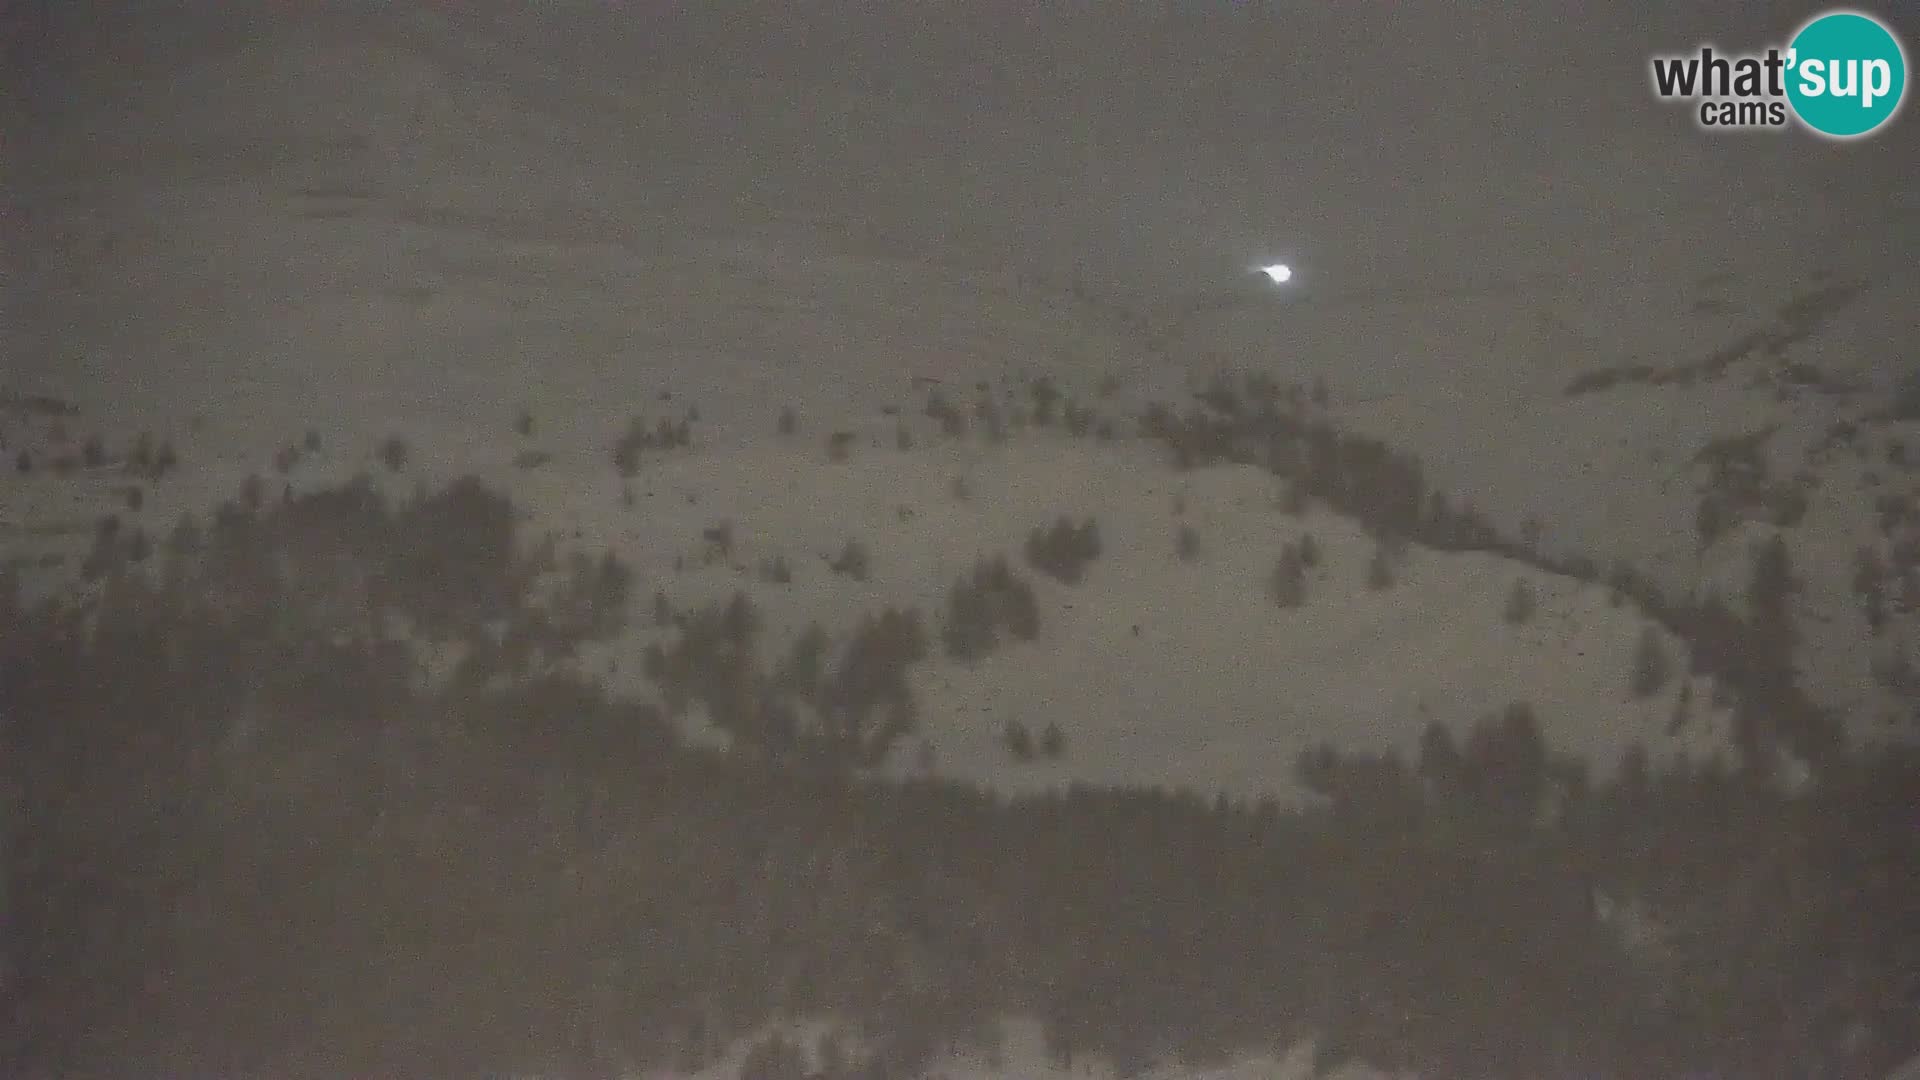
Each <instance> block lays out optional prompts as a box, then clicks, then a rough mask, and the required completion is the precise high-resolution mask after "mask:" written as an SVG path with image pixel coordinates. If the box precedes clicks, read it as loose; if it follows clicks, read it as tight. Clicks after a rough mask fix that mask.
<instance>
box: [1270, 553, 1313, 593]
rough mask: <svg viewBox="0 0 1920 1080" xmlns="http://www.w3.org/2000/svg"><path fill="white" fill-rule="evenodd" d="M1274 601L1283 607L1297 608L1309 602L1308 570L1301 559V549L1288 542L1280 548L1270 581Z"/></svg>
mask: <svg viewBox="0 0 1920 1080" xmlns="http://www.w3.org/2000/svg"><path fill="white" fill-rule="evenodd" d="M1268 589H1269V591H1270V592H1271V594H1272V596H1273V602H1274V603H1276V604H1278V605H1280V606H1281V607H1283V608H1297V607H1299V606H1300V605H1302V604H1304V603H1306V602H1307V571H1306V566H1305V564H1303V563H1302V562H1301V561H1300V549H1299V548H1298V547H1296V546H1294V545H1293V544H1288V545H1287V546H1286V547H1284V548H1282V549H1281V550H1280V559H1279V561H1278V562H1276V563H1275V564H1274V567H1273V577H1272V580H1271V581H1270V582H1269V583H1268Z"/></svg>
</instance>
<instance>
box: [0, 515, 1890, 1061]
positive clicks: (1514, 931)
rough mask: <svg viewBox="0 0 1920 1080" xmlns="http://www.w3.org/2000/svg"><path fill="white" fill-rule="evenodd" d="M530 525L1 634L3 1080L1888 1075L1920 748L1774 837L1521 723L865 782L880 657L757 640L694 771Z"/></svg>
mask: <svg viewBox="0 0 1920 1080" xmlns="http://www.w3.org/2000/svg"><path fill="white" fill-rule="evenodd" d="M514 517H515V516H514V513H513V508H512V506H511V505H510V504H509V503H508V502H507V501H506V500H505V499H504V498H503V497H501V496H499V495H498V494H497V493H494V492H492V491H490V490H489V489H487V488H485V487H484V486H482V485H480V484H478V483H477V482H474V481H470V480H469V481H461V482H457V483H455V484H453V485H451V486H449V487H448V488H446V489H443V490H441V491H439V492H434V493H429V494H424V495H421V496H419V497H417V498H415V499H413V500H410V501H408V502H404V503H401V504H398V505H395V504H392V503H389V502H388V501H387V500H386V499H384V498H383V497H381V496H380V495H379V494H378V493H377V491H376V490H375V489H374V488H373V487H372V486H371V485H369V484H365V483H361V484H353V485H348V486H346V487H343V488H339V489H332V490H327V491H320V492H314V493H312V494H309V495H303V496H299V497H294V498H288V499H286V500H282V501H279V502H268V501H265V500H258V499H253V500H245V499H243V500H242V501H240V502H237V503H232V504H228V505H226V506H224V507H223V508H222V509H221V510H220V512H219V513H217V514H216V515H215V516H214V517H213V519H212V520H211V522H209V523H208V524H207V525H206V526H205V527H189V528H183V529H181V530H179V531H177V532H176V533H175V535H174V536H172V537H170V538H169V540H168V541H167V542H166V543H165V544H163V545H162V546H161V549H160V550H159V551H158V552H157V553H156V558H154V559H150V560H149V561H148V563H147V565H145V566H142V567H132V566H128V565H125V564H121V565H117V566H114V567H110V568H109V569H108V570H107V572H106V573H104V574H103V575H102V576H101V578H100V579H99V580H98V581H96V582H93V583H91V584H89V585H87V586H86V587H85V588H84V589H82V590H81V591H79V592H77V593H75V594H73V595H70V596H65V597H62V598H60V599H58V600H56V601H52V602H49V603H46V604H38V603H36V604H31V605H30V604H27V603H25V602H23V601H21V600H19V599H18V598H17V597H16V595H15V594H14V592H13V591H12V590H10V589H9V590H0V686H4V687H5V688H6V692H7V708H6V712H5V715H4V721H3V723H4V726H0V778H3V779H4V781H5V785H4V790H5V791H6V792H7V795H8V798H7V800H6V803H5V807H4V809H5V816H4V818H0V824H3V825H4V830H3V831H0V842H3V843H4V849H3V850H0V871H3V873H0V889H3V890H4V891H3V893H0V895H3V896H4V899H5V902H6V911H7V919H6V920H5V923H4V927H3V928H0V959H3V960H4V966H0V970H3V971H4V973H5V976H6V977H5V979H4V980H3V981H0V996H3V997H4V1001H0V1005H3V1006H4V1015H5V1016H7V1017H8V1022H7V1024H6V1025H5V1026H4V1027H3V1028H0V1072H4V1073H6V1074H7V1075H18V1076H33V1075H96V1074H103V1073H105V1074H123V1073H128V1072H145V1073H153V1074H165V1075H228V1074H280V1073H294V1074H327V1075H375V1074H388V1075H391V1074H406V1075H417V1076H470V1075H482V1074H502V1073H523V1074H524V1073H546V1074H564V1075H583V1076H584V1075H612V1074H614V1073H616V1072H618V1071H622V1070H630V1069H633V1068H639V1067H647V1066H665V1067H681V1068H687V1067H694V1066H697V1065H699V1064H702V1063H706V1062H710V1061H712V1060H713V1059H714V1057H715V1055H716V1054H717V1053H719V1052H720V1050H721V1049H722V1048H723V1047H724V1046H725V1045H726V1044H727V1043H729V1042H730V1041H732V1040H734V1039H736V1038H739V1037H741V1036H743V1035H745V1034H747V1033H749V1032H752V1031H754V1030H756V1029H757V1028H758V1027H760V1026H761V1025H762V1024H764V1023H765V1022H767V1021H768V1020H770V1019H772V1018H775V1017H778V1016H794V1015H809V1014H810V1015H826V1014H832V1015H835V1016H839V1017H844V1018H848V1019H849V1022H851V1023H853V1024H855V1025H856V1026H857V1027H858V1028H859V1029H860V1030H861V1032H862V1035H863V1038H862V1045H863V1047H864V1049H863V1051H862V1058H861V1061H860V1062H858V1063H856V1064H854V1065H849V1070H850V1071H849V1075H851V1074H852V1073H851V1070H852V1069H854V1068H856V1067H857V1068H858V1069H859V1070H860V1072H859V1075H862V1076H866V1077H881V1076H902V1075H906V1074H908V1073H909V1072H910V1071H911V1069H912V1068H913V1067H914V1066H915V1065H917V1064H918V1063H919V1062H921V1061H924V1060H925V1059H926V1058H927V1057H928V1056H929V1055H931V1054H934V1053H937V1052H939V1051H940V1050H941V1049H942V1048H943V1047H948V1046H964V1045H971V1044H974V1043H977V1042H978V1041H979V1040H980V1039H981V1038H983V1037H984V1032H985V1031H986V1030H987V1023H988V1021H989V1020H990V1019H991V1018H993V1017H995V1016H998V1015H1002V1014H1028V1015H1037V1016H1038V1017H1040V1018H1041V1019H1042V1020H1043V1022H1044V1024H1045V1026H1046V1032H1047V1038H1048V1042H1049V1045H1050V1046H1051V1047H1052V1048H1053V1051H1054V1052H1055V1053H1056V1055H1057V1056H1058V1057H1059V1058H1060V1059H1061V1060H1062V1061H1071V1060H1073V1059H1075V1058H1076V1057H1081V1056H1084V1055H1088V1054H1099V1055H1102V1056H1104V1057H1106V1058H1108V1059H1110V1060H1113V1061H1115V1062H1116V1063H1118V1064H1119V1065H1120V1066H1121V1067H1122V1069H1133V1068H1140V1067H1145V1066H1147V1065H1150V1064H1152V1063H1154V1062H1156V1061H1159V1060H1164V1059H1173V1058H1177V1059H1179V1060H1182V1061H1186V1062H1190V1063H1196V1064H1198V1063H1205V1062H1211V1061H1217V1060H1220V1059H1222V1058H1223V1057H1225V1056H1227V1055H1229V1054H1232V1053H1235V1052H1239V1051H1243V1050H1258V1049H1263V1048H1269V1047H1275V1046H1286V1045H1292V1044H1293V1043H1295V1042H1297V1041H1298V1040H1299V1039H1301V1038H1303V1037H1307V1036H1317V1037H1318V1039H1319V1045H1320V1047H1321V1051H1322V1053H1323V1056H1324V1057H1325V1059H1326V1062H1327V1063H1329V1064H1331V1063H1333V1062H1335V1061H1338V1060H1341V1059H1345V1058H1354V1059H1359V1060H1365V1061H1369V1062H1372V1063H1374V1064H1376V1065H1378V1066H1381V1067H1385V1068H1399V1069H1409V1070H1416V1071H1418V1072H1420V1073H1421V1074H1423V1075H1430V1076H1464V1075H1472V1076H1484V1077H1493V1078H1500V1077H1515V1078H1517V1077H1521V1076H1542V1075H1556V1076H1569V1075H1579V1076H1595V1077H1611V1078H1620V1080H1627V1078H1634V1080H1640V1078H1655V1077H1675V1076H1681V1075H1688V1074H1695V1075H1697V1074H1701V1073H1705V1072H1708V1071H1710V1070H1711V1071H1714V1072H1716V1073H1717V1074H1718V1075H1729V1076H1732V1075H1737V1076H1742V1077H1754V1078H1760V1080H1766V1078H1771V1077H1781V1078H1786V1077H1800V1076H1807V1075H1818V1076H1823V1077H1836V1078H1850V1077H1863V1078H1864V1077H1869V1076H1873V1075H1874V1070H1875V1069H1883V1068H1885V1067H1887V1066H1888V1065H1890V1064H1891V1063H1892V1062H1895V1061H1898V1060H1900V1059H1902V1058H1904V1057H1906V1056H1910V1055H1911V1054H1912V1053H1913V1052H1914V1051H1915V1050H1916V1049H1917V1048H1920V1047H1916V1042H1920V1035H1916V1032H1920V1025H1916V1024H1915V1023H1914V1020H1915V1017H1916V1010H1920V982H1917V981H1916V978H1915V972H1917V971H1920V918H1917V917H1916V913H1915V909H1914V906H1913V903H1912V897H1913V896H1915V895H1920V834H1916V833H1915V831H1914V829H1913V824H1912V813H1913V807H1914V806H1916V805H1920V755H1917V754H1915V753H1914V752H1912V751H1910V750H1902V749H1896V748H1876V749H1874V750H1872V751H1870V752H1869V751H1862V752H1858V753H1846V752H1839V753H1836V755H1835V757H1834V759H1833V760H1832V763H1831V767H1830V768H1828V769H1827V770H1826V771H1825V772H1824V773H1823V774H1822V777H1821V780H1820V782H1819V783H1818V784H1816V785H1815V786H1814V787H1813V788H1811V789H1810V790H1809V791H1807V792H1805V793H1802V794H1799V795H1791V796H1790V795H1787V794H1783V793H1781V792H1780V791H1779V790H1777V789H1775V788H1773V787H1770V786H1768V785H1766V784H1763V783H1760V782H1759V781H1758V780H1757V779H1755V778H1754V777H1753V776H1751V775H1750V774H1748V773H1746V772H1741V771H1732V770H1727V769H1723V768H1718V767H1715V766H1706V767H1702V766H1698V765H1695V766H1677V767H1669V768H1662V767H1656V766H1655V765H1654V763H1652V762H1651V761H1649V759H1648V758H1647V757H1646V756H1645V755H1644V754H1642V755H1638V756H1636V757H1634V758H1632V759H1630V760H1629V761H1628V762H1627V763H1625V764H1624V765H1623V766H1622V768H1621V769H1620V770H1619V772H1618V774H1617V775H1615V776H1612V777H1609V778H1607V779H1605V780H1596V779H1594V778H1591V777H1589V776H1588V775H1587V773H1586V772H1585V771H1584V770H1583V769H1581V768H1580V767H1578V766H1577V765H1575V764H1573V763H1571V762H1568V761H1566V760H1565V759H1563V758H1562V757H1561V756H1560V755H1557V754H1555V753H1554V752H1553V751H1552V750H1551V748H1550V747H1549V746H1547V744H1546V743H1545V741H1544V740H1543V739H1542V738H1541V736H1540V733H1539V725H1538V723H1537V721H1536V719H1535V718H1534V717H1533V715H1532V713H1531V711H1530V710H1528V709H1526V708H1525V707H1524V706H1515V707H1513V708H1510V709H1508V710H1506V711H1505V712H1504V713H1502V714H1501V715H1500V716H1498V717H1495V718H1493V719H1491V720H1489V721H1488V722H1487V723H1485V724H1483V725H1481V727H1479V728H1478V729H1476V730H1475V731H1473V732H1472V733H1470V735H1469V736H1468V737H1467V738H1465V739H1464V740H1463V741H1460V742H1456V741H1455V740H1454V739H1453V738H1452V736H1451V734H1450V733H1448V732H1447V731H1446V730H1445V729H1444V728H1433V729H1430V730H1429V732H1428V735H1427V737H1426V738H1425V739H1424V740H1423V741H1422V746H1421V752H1420V755H1419V758H1418V760H1417V761H1416V762H1413V763H1411V764H1408V763H1404V762H1402V761H1401V760H1400V759H1399V758H1398V757H1397V756H1395V755H1393V754H1377V755H1365V754H1351V755H1347V754H1340V753H1336V752H1332V751H1330V750H1324V749H1322V750H1318V751H1314V752H1311V753H1309V754H1307V755H1303V757H1302V761H1301V766H1300V779H1301V781H1302V782H1303V784H1305V785H1306V786H1307V787H1308V788H1309V789H1310V790H1311V791H1314V792H1317V793H1319V794H1320V795H1321V796H1322V801H1321V803H1320V804H1318V805H1314V806H1308V807H1304V808H1298V809H1295V808H1289V807H1285V806H1282V805H1281V804H1279V803H1277V802H1274V801H1271V800H1269V801H1262V802H1246V801H1238V800H1232V799H1225V798H1218V799H1211V800H1210V799H1208V798H1205V797H1203V796H1202V795H1201V794H1199V793H1193V792H1180V791H1164V790H1125V789H1119V790H1116V789H1097V788H1091V787H1083V786H1076V787H1073V788H1070V789H1068V790H1065V791H1059V792H1054V793H1050V794H1047V795H1043V796H1036V797H1030V798H1020V799H1006V798H1000V797H995V796H992V795H990V794H987V793H983V792H981V791H978V790H975V789H972V788H969V787H965V786H962V785H957V784H951V783H944V782H940V781H937V780H932V779H919V780H914V781H907V782H896V783H886V782H880V781H879V780H877V779H876V778H875V777H874V776H873V775H872V774H871V773H870V772H869V771H868V770H867V768H866V767H867V766H870V765H872V764H873V763H875V761H876V760H877V759H878V757H879V756H880V754H881V753H883V752H884V751H883V748H884V747H885V746H886V745H887V744H889V742H890V741H891V740H893V739H894V738H897V736H898V734H899V733H900V732H902V731H903V730H905V729H906V728H908V727H910V726H911V724H912V720H913V717H912V709H911V698H910V697H909V696H908V695H907V694H906V684H905V681H904V679H903V677H902V674H903V672H904V671H905V670H906V669H907V668H908V666H910V665H911V664H912V663H914V662H915V661H916V660H917V658H919V657H920V656H922V655H923V654H924V651H925V648H926V642H925V638H924V635H923V633H922V632H921V631H920V628H919V622H918V619H917V618H916V617H915V616H914V615H913V614H912V613H910V612H908V613H901V612H888V613H885V614H882V615H878V616H874V617H871V618H869V619H868V620H866V621H865V622H863V623H862V624H861V625H860V626H859V627H857V628H856V629H855V630H854V632H853V633H852V634H850V635H849V636H848V638H847V639H846V641H845V643H844V644H843V646H842V647H841V649H840V650H839V651H838V654H837V656H836V655H835V653H834V650H832V649H831V648H830V644H831V643H830V642H829V641H828V640H827V638H826V635H825V634H824V632H820V631H818V630H815V631H812V632H809V633H807V634H803V635H802V636H801V638H800V639H799V640H798V641H796V642H795V643H794V645H793V647H792V648H791V649H790V650H789V651H788V653H787V654H786V655H785V656H784V657H782V658H781V659H780V660H779V662H778V663H775V664H774V665H773V666H772V668H771V670H768V669H765V668H763V667H762V665H761V664H760V663H758V662H757V656H758V654H759V652H760V650H761V645H760V640H761V630H760V627H759V620H758V617H757V616H756V614H755V612H754V611H753V609H752V606H751V604H749V603H747V602H746V601H745V600H744V598H741V599H736V600H735V601H734V602H732V603H729V604H727V605H722V606H719V607H717V608H711V609H704V610H696V611H692V612H684V613H672V612H670V613H669V615H670V617H671V619H672V621H673V622H674V624H675V625H676V627H677V628H678V634H677V636H675V638H674V639H673V644H672V646H671V648H662V649H660V650H658V651H657V652H655V653H653V654H651V655H650V656H649V657H648V666H649V674H651V675H653V676H654V678H655V679H656V680H657V681H658V684H659V686H660V688H661V691H662V696H663V697H664V698H665V699H666V701H667V705H668V709H669V710H670V711H671V710H673V709H676V708H683V707H686V706H687V705H688V704H689V703H691V702H695V701H698V702H700V703H702V704H703V705H704V706H705V708H706V709H707V711H708V714H709V715H710V716H711V717H713V718H714V719H715V720H716V722H719V723H721V724H723V725H728V724H731V725H733V729H734V731H735V734H736V736H738V737H737V738H736V741H735V745H734V747H733V748H732V749H730V750H726V751H716V750H710V749H701V748H699V747H697V746H694V745H688V744H685V743H683V742H682V741H681V739H680V738H679V737H678V735H677V733H676V728H675V727H674V725H673V724H671V723H670V722H669V721H670V719H671V717H670V716H668V715H664V714H663V713H661V712H660V711H658V710H656V709H654V708H651V707H649V706H646V705H643V704H636V703H632V702H625V701H622V700H619V699H617V698H614V697H610V696H609V695H608V693H607V692H606V691H605V690H604V689H602V688H601V687H600V686H599V685H597V684H596V683H594V682H593V681H591V680H590V679H588V678H586V677H585V676H584V675H583V674H582V672H581V667H580V664H579V662H578V656H579V650H580V648H581V647H582V646H583V645H584V644H585V643H586V642H588V641H589V640H592V639H593V638H594V637H596V636H604V635H605V634H607V633H608V631H609V627H610V625H611V623H610V620H611V619H612V615H611V614H610V612H612V611H614V610H616V609H622V608H624V607H625V602H626V594H627V593H628V592H629V591H630V590H631V589H632V586H633V583H632V582H631V581H630V580H629V578H628V576H627V575H626V574H625V572H624V570H623V569H622V568H620V567H619V566H618V564H617V562H614V561H611V560H605V559H596V558H593V557H586V558H583V559H568V560H556V559H555V558H554V557H553V556H552V553H551V550H550V548H547V547H546V546H544V545H541V544H537V543H535V544H530V543H527V542H525V541H524V539H523V538H521V537H519V536H518V535H517V534H516V530H515V528H514ZM430 658H432V659H435V660H436V661H437V662H436V663H434V664H429V663H428V660H429V659H430ZM448 660H451V661H452V662H451V665H450V666H449V665H448V664H447V663H446V661H448ZM783 709H785V710H788V711H786V712H785V713H783V712H782V710H783ZM810 751H811V752H810ZM814 763H823V764H825V765H827V766H828V767H810V766H811V765H813V764H814ZM1602 894H1605V895H1608V896H1631V897H1641V898H1645V899H1646V900H1647V902H1648V903H1649V904H1650V905H1651V907H1652V909H1653V910H1655V911H1656V912H1657V913H1658V915H1659V918H1660V919H1661V920H1662V924H1663V925H1664V926H1665V927H1666V931H1667V932H1666V933H1665V935H1664V938H1663V940H1664V941H1665V942H1666V945H1665V946H1664V947H1663V951H1662V952H1661V953H1659V954H1658V955H1657V956H1654V957H1653V958H1652V959H1650V958H1649V955H1650V954H1647V953H1645V952H1644V951H1635V950H1633V949H1630V948H1628V947H1627V946H1626V945H1624V944H1623V943H1622V937H1621V934H1620V933H1618V932H1617V930H1616V928H1615V927H1614V926H1613V925H1612V924H1610V923H1609V921H1608V918H1607V917H1606V916H1605V915H1604V914H1603V912H1602V911H1600V910H1599V909H1598V908H1597V906H1596V904H1595V897H1596V896H1598V895H1602ZM768 1062H769V1064H768V1067H769V1068H773V1067H776V1066H779V1065H781V1063H782V1062H785V1063H786V1064H791V1060H790V1058H782V1059H780V1060H779V1061H774V1060H773V1059H768ZM775 1075H777V1074H775Z"/></svg>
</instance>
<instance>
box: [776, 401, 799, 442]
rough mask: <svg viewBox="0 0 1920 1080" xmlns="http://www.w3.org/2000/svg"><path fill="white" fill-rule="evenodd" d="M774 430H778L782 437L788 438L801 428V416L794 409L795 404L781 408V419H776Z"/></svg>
mask: <svg viewBox="0 0 1920 1080" xmlns="http://www.w3.org/2000/svg"><path fill="white" fill-rule="evenodd" d="M774 430H776V431H778V432H779V433H780V436H781V437H782V438H788V439H790V438H792V437H793V436H794V434H795V433H797V432H798V431H799V430H800V416H799V414H797V413H795V412H794V411H793V406H791V405H788V406H787V407H785V408H783V409H781V410H780V419H779V420H777V421H775V423H774Z"/></svg>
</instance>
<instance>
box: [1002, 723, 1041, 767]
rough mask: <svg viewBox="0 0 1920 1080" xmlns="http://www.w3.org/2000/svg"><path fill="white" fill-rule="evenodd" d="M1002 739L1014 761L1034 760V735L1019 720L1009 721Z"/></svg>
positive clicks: (1003, 731)
mask: <svg viewBox="0 0 1920 1080" xmlns="http://www.w3.org/2000/svg"><path fill="white" fill-rule="evenodd" d="M1000 737H1001V740H1002V741H1004V742H1005V743H1006V744H1007V752H1008V753H1010V754H1012V755H1013V760H1015V761H1021V762H1026V761H1032V760H1033V733H1032V732H1030V731H1028V730H1027V725H1025V724H1023V723H1021V722H1020V721H1018V720H1009V721H1007V724H1006V727H1005V728H1004V729H1003V730H1002V731H1001V733H1000Z"/></svg>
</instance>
